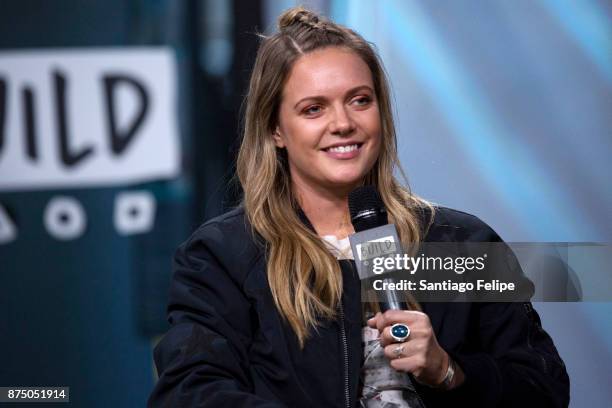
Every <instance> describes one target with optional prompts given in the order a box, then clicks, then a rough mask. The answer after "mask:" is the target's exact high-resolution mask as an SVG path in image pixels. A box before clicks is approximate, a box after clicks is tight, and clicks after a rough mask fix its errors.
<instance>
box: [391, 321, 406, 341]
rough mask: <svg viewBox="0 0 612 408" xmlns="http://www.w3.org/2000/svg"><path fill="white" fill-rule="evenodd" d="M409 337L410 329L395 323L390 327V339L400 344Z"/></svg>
mask: <svg viewBox="0 0 612 408" xmlns="http://www.w3.org/2000/svg"><path fill="white" fill-rule="evenodd" d="M408 336H410V327H408V326H406V325H405V324H402V323H395V324H394V325H393V326H391V337H393V340H395V341H397V342H398V343H402V342H404V341H406V340H407V339H408Z"/></svg>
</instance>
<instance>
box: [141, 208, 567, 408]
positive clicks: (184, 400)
mask: <svg viewBox="0 0 612 408" xmlns="http://www.w3.org/2000/svg"><path fill="white" fill-rule="evenodd" d="M301 216H302V219H303V220H304V222H305V223H306V224H307V225H309V222H308V220H307V219H306V218H305V216H303V214H301ZM426 218H427V217H426V216H424V219H426ZM424 224H427V223H426V222H424ZM424 241H430V242H457V241H461V242H498V241H501V239H500V238H499V236H498V235H497V234H496V233H495V232H494V231H493V230H492V229H491V228H490V227H488V226H487V225H486V224H485V223H483V222H482V221H480V220H479V219H478V218H476V217H474V216H472V215H469V214H466V213H463V212H459V211H455V210H451V209H447V208H443V207H438V208H436V211H435V218H434V220H433V222H432V223H431V225H430V226H429V228H428V230H427V232H426V235H425V238H424ZM339 262H340V265H341V269H342V273H343V285H344V286H343V295H342V304H341V307H340V313H338V318H337V319H335V320H332V321H324V322H322V323H321V326H320V327H319V329H318V330H317V331H316V332H314V333H313V334H312V335H311V336H310V337H309V338H308V340H307V341H306V343H305V346H304V348H303V349H301V348H300V347H299V343H298V340H297V338H296V336H295V335H294V333H293V331H292V330H291V328H290V327H289V325H288V324H287V323H286V322H285V321H284V320H283V319H282V317H281V316H280V315H279V313H278V311H277V309H276V307H275V305H274V301H273V299H272V296H271V293H270V289H269V287H268V283H267V277H266V270H265V267H266V262H265V247H264V246H263V245H261V244H258V243H257V242H256V240H254V239H253V236H252V234H251V229H250V227H249V225H248V223H247V221H246V217H245V214H244V211H243V210H242V209H241V208H238V209H235V210H233V211H231V212H228V213H226V214H224V215H222V216H220V217H217V218H215V219H212V220H210V221H208V222H206V223H205V224H203V225H202V226H201V227H200V228H198V230H197V231H195V233H194V234H193V235H192V236H191V237H190V238H189V239H188V240H187V241H186V242H185V243H183V244H182V245H181V246H180V247H179V248H178V250H177V252H176V254H175V259H174V274H173V278H172V283H171V288H170V298H169V304H168V320H169V322H170V325H171V328H170V330H169V331H168V332H167V334H166V335H165V336H164V337H163V339H162V340H161V341H160V343H159V344H158V345H157V347H156V348H155V351H154V358H155V364H156V366H157V370H158V373H159V380H158V382H157V384H156V385H155V387H154V389H153V392H152V394H151V396H150V398H149V401H148V406H149V407H168V408H170V407H172V408H177V407H179V408H183V407H185V408H186V407H194V408H195V407H270V408H272V407H296V408H298V407H309V408H310V407H354V406H357V405H358V393H359V376H360V366H361V362H362V354H363V349H362V342H361V330H362V324H363V323H362V322H363V319H362V316H361V313H362V308H361V300H360V296H361V292H360V286H359V285H360V282H359V279H358V277H357V276H356V274H355V272H354V270H355V268H354V267H352V266H351V264H350V262H352V261H348V260H343V261H339ZM421 306H422V309H423V311H424V312H425V313H427V315H428V316H429V318H430V320H431V323H432V327H433V328H434V331H435V334H436V337H437V339H438V342H439V343H440V345H441V346H442V347H443V348H444V349H445V350H446V351H447V352H448V353H449V354H450V355H451V356H452V357H453V358H454V359H455V361H456V362H457V364H459V365H460V366H461V368H462V369H463V371H464V373H465V382H464V383H463V384H462V385H461V386H460V387H458V388H456V389H454V390H452V391H447V392H443V391H437V390H434V389H429V388H427V387H422V386H419V385H417V388H418V391H419V394H420V396H421V398H422V400H423V402H424V403H425V405H426V406H427V407H443V406H449V407H451V406H462V407H463V406H465V407H477V406H482V407H495V406H509V407H515V406H516V407H519V406H520V407H526V406H534V407H565V406H567V405H568V404H569V378H568V375H567V372H566V369H565V366H564V364H563V361H562V360H561V358H560V357H559V354H558V353H557V350H556V348H555V346H554V344H553V341H552V340H551V338H550V336H549V335H548V334H547V333H546V332H545V331H544V330H543V329H542V326H541V324H540V318H539V316H538V314H537V312H536V311H535V310H534V309H533V307H532V306H531V303H529V302H522V303H422V304H421Z"/></svg>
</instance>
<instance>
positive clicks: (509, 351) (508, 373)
mask: <svg viewBox="0 0 612 408" xmlns="http://www.w3.org/2000/svg"><path fill="white" fill-rule="evenodd" d="M471 221H472V222H473V223H475V224H476V225H475V226H472V227H471V228H470V230H471V231H472V233H471V234H470V236H469V237H467V239H466V240H467V241H472V242H475V241H477V242H499V243H503V241H502V239H501V238H500V237H499V235H497V233H496V232H495V231H493V230H492V229H491V228H490V227H489V226H488V225H486V224H485V223H483V222H482V221H480V220H478V219H477V218H476V217H473V216H472V220H471ZM508 261H509V262H508V266H507V269H508V270H507V271H505V272H502V273H509V274H520V275H521V277H524V275H522V271H521V270H520V265H519V263H518V261H517V260H516V258H515V257H514V254H513V253H512V252H511V250H510V248H509V247H508ZM515 278H517V280H518V279H519V278H520V277H516V276H515ZM524 281H525V284H529V285H531V282H530V281H528V279H526V278H525V279H524ZM470 324H471V331H472V336H473V338H474V339H475V342H476V343H477V344H478V347H477V350H478V351H473V350H472V351H468V350H461V351H455V352H449V354H450V355H451V357H452V358H453V359H454V360H455V361H456V362H457V364H458V365H459V366H460V367H461V368H462V370H463V372H464V373H465V382H464V383H463V384H462V385H461V386H459V387H457V388H456V389H454V390H451V391H448V392H432V398H433V399H434V400H436V401H437V402H438V403H440V404H441V406H447V405H448V404H453V405H456V404H457V403H459V404H460V406H464V405H465V406H470V407H499V406H501V407H541V408H544V407H567V406H568V405H569V377H568V375H567V371H566V369H565V364H564V363H563V360H562V359H561V357H560V356H559V354H558V352H557V349H556V347H555V345H554V343H553V341H552V339H551V337H550V336H549V335H548V333H546V331H544V329H543V328H542V325H541V321H540V317H539V315H538V313H537V312H536V311H535V309H534V308H533V306H532V304H531V303H530V302H527V301H523V302H477V303H473V304H472V306H471V313H470ZM448 406H451V405H448Z"/></svg>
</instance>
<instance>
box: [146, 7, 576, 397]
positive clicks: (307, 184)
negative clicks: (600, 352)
mask: <svg viewBox="0 0 612 408" xmlns="http://www.w3.org/2000/svg"><path fill="white" fill-rule="evenodd" d="M398 165H399V163H398V158H397V152H396V140H395V129H394V124H393V119H392V114H391V105H390V98H389V90H388V86H387V81H386V78H385V75H384V71H383V69H382V65H381V63H380V62H379V60H378V58H377V56H376V54H375V52H374V51H373V50H372V48H371V46H370V45H369V44H368V43H367V42H366V41H364V40H363V38H361V37H360V36H359V35H358V34H356V33H355V32H353V31H351V30H349V29H347V28H345V27H342V26H340V25H337V24H335V23H333V22H330V21H327V20H323V19H322V18H320V17H318V16H317V15H315V14H314V13H312V12H309V11H307V10H304V9H302V8H294V9H291V10H288V11H287V12H285V13H284V14H283V15H282V16H281V17H280V19H279V33H277V34H275V35H273V36H271V37H268V38H266V39H265V40H264V41H263V42H262V44H261V46H260V49H259V51H258V54H257V59H256V62H255V66H254V69H253V73H252V77H251V81H250V87H249V93H248V97H247V105H246V120H245V131H244V138H243V142H242V145H241V149H240V152H239V156H238V166H237V173H238V177H239V180H240V183H241V185H242V187H243V190H244V200H243V204H242V205H241V206H240V208H238V209H236V210H234V211H231V212H229V213H227V214H225V215H223V216H221V217H218V218H215V219H213V220H211V221H209V222H207V223H205V224H204V225H202V226H201V227H200V228H199V229H198V230H197V231H196V232H195V233H194V234H193V235H192V237H191V238H190V239H189V240H188V241H187V242H185V243H184V244H183V245H182V246H181V247H180V248H179V249H178V251H177V253H176V256H175V264H174V267H175V272H174V277H173V282H172V287H171V293H170V302H169V306H168V312H169V321H170V324H171V326H172V327H171V329H170V331H169V332H168V334H167V335H166V336H165V337H164V339H163V340H162V341H161V342H160V344H159V345H158V346H157V348H156V350H155V361H156V365H157V367H158V372H159V373H160V379H159V382H158V383H157V385H156V387H155V389H154V391H153V393H152V395H151V398H150V400H149V405H150V406H153V407H160V406H168V407H188V406H200V405H204V406H231V407H236V406H262V407H263V406H266V407H273V406H274V407H276V406H289V407H302V406H303V407H322V406H335V407H340V406H346V407H349V406H355V405H358V404H359V403H361V404H362V405H364V406H374V405H375V404H376V401H378V402H379V403H380V405H381V406H382V405H384V403H387V404H389V405H387V406H427V407H432V406H445V405H448V404H466V406H486V407H490V406H498V405H504V406H516V405H518V404H520V405H522V406H525V405H528V406H529V405H536V406H566V405H567V404H568V400H569V391H568V388H569V380H568V377H567V374H566V371H565V368H564V365H563V362H562V361H561V359H560V358H559V356H558V354H557V351H556V349H555V347H554V345H553V343H552V341H551V339H550V337H549V336H548V335H547V334H546V333H545V332H544V331H543V330H542V328H541V326H540V322H539V317H538V315H537V314H536V312H535V311H534V310H533V309H532V308H531V307H530V304H529V303H524V304H519V303H503V304H499V303H486V304H471V303H454V304H442V303H432V304H425V303H424V304H422V305H420V308H421V310H422V311H416V310H413V311H387V312H385V313H384V314H380V313H379V314H376V316H374V317H373V318H372V319H370V320H368V321H367V328H365V329H364V325H363V317H362V305H361V301H360V289H359V279H358V277H357V276H356V275H355V273H354V268H353V265H352V263H351V261H350V260H347V259H346V258H349V259H350V258H351V257H352V254H350V248H348V247H347V244H346V237H347V236H348V235H349V234H352V233H353V232H354V230H353V227H352V225H351V222H350V219H349V215H348V214H349V213H348V207H347V205H348V204H347V197H348V194H349V192H350V191H352V190H353V189H354V188H355V187H357V186H360V185H372V186H375V187H376V189H377V190H378V192H379V193H380V196H381V198H382V200H383V202H384V204H385V206H386V209H387V212H388V215H389V218H390V221H392V222H393V223H394V224H395V225H396V226H397V228H398V233H399V236H400V239H401V241H402V242H403V243H405V244H407V243H410V242H419V241H458V240H461V241H499V240H500V239H499V237H498V236H497V235H496V234H495V233H494V232H493V231H492V230H491V229H490V228H489V227H488V226H486V225H485V224H484V223H482V222H481V221H480V220H478V219H477V218H476V217H473V216H470V215H467V214H464V213H461V212H458V211H453V210H449V209H445V208H440V207H436V208H433V207H432V206H431V205H429V204H428V203H426V202H424V201H422V200H420V199H419V198H417V197H415V196H414V195H412V194H411V193H410V192H409V191H407V190H405V189H404V188H403V187H402V186H401V185H400V184H399V183H398V182H397V181H396V180H395V178H394V177H393V170H394V168H396V167H397V166H398ZM343 252H344V254H343ZM343 258H344V259H343ZM396 323H400V324H404V325H407V326H409V327H410V330H411V331H410V335H409V336H408V338H407V340H405V341H404V342H402V343H401V344H399V342H398V339H397V337H395V338H394V337H393V336H392V334H391V332H390V328H391V326H392V325H393V324H396ZM368 336H369V337H368ZM373 338H374V339H375V341H376V346H377V347H378V349H379V352H380V353H381V356H384V359H379V362H380V361H385V362H386V361H388V362H389V364H388V365H387V364H384V366H385V370H389V371H390V377H389V378H391V377H393V379H392V380H391V383H390V384H387V385H388V387H387V388H386V389H385V387H379V384H375V379H373V377H372V376H371V375H368V374H371V372H367V370H368V369H371V368H372V367H369V366H368V359H367V358H366V359H365V360H366V361H365V364H362V363H363V360H364V356H363V352H364V347H363V346H364V344H366V345H368V344H370V345H371V344H372V339H373ZM370 351H372V350H369V349H368V348H367V347H366V352H370ZM368 367H369V368H368ZM364 371H366V372H364ZM408 374H409V375H408ZM413 380H414V381H413ZM371 390H375V392H374V393H372V392H371ZM394 390H395V391H397V390H400V393H399V394H397V393H395V394H393V393H392V392H393V391H394ZM411 392H413V393H414V394H413V395H411V394H410V393H411ZM415 396H416V397H415ZM385 398H388V400H386V401H385ZM373 404H374V405H373ZM393 404H394V405H393Z"/></svg>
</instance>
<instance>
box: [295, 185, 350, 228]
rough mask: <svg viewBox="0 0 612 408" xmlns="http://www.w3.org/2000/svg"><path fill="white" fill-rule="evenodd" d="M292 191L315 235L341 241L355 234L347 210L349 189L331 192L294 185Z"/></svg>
mask: <svg viewBox="0 0 612 408" xmlns="http://www.w3.org/2000/svg"><path fill="white" fill-rule="evenodd" d="M293 190H294V193H295V194H296V197H297V200H298V202H299V204H300V207H301V208H302V210H303V211H304V214H306V216H307V217H308V220H309V221H310V222H311V223H312V226H313V227H314V229H315V231H316V232H317V234H319V235H321V236H322V235H335V236H336V237H338V239H343V238H346V237H347V236H348V235H349V234H352V233H354V232H355V230H354V229H353V225H352V224H351V217H350V215H349V210H348V193H349V192H350V189H345V190H346V191H341V190H335V191H331V190H326V189H323V188H311V187H309V186H306V185H296V184H295V183H294V185H293Z"/></svg>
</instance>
